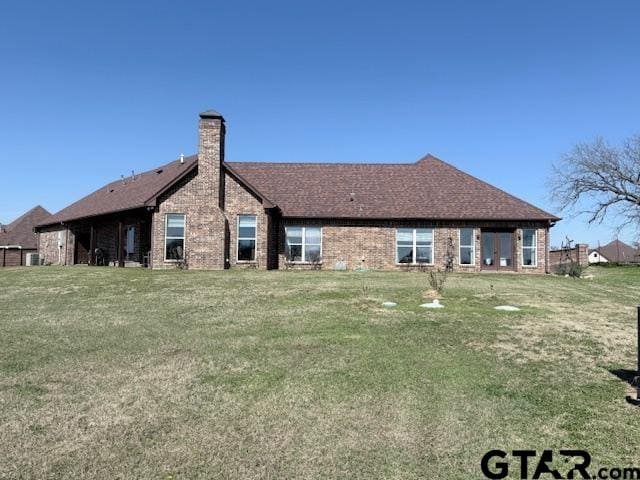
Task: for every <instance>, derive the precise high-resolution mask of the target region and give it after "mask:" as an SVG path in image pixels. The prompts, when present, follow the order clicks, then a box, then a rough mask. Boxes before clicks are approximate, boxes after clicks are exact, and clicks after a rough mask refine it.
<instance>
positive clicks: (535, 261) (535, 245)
mask: <svg viewBox="0 0 640 480" xmlns="http://www.w3.org/2000/svg"><path fill="white" fill-rule="evenodd" d="M525 230H533V246H532V247H525V245H524V231H525ZM521 238H522V245H521V252H520V263H521V264H522V268H538V230H537V229H536V228H523V229H522V235H521ZM525 249H527V250H532V251H533V253H534V255H533V263H532V264H531V265H525V264H524V251H525Z"/></svg>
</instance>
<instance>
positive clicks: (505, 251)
mask: <svg viewBox="0 0 640 480" xmlns="http://www.w3.org/2000/svg"><path fill="white" fill-rule="evenodd" d="M480 242H481V252H482V265H481V268H482V269H483V270H513V231H505V230H500V231H498V230H483V231H482V234H481V237H480Z"/></svg>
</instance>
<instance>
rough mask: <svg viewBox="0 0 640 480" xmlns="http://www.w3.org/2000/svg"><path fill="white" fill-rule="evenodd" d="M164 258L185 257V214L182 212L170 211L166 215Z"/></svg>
mask: <svg viewBox="0 0 640 480" xmlns="http://www.w3.org/2000/svg"><path fill="white" fill-rule="evenodd" d="M164 224H165V230H164V259H165V260H171V261H175V260H182V259H183V258H184V224H185V216H184V215H183V214H181V213H168V214H167V215H166V216H165V222H164Z"/></svg>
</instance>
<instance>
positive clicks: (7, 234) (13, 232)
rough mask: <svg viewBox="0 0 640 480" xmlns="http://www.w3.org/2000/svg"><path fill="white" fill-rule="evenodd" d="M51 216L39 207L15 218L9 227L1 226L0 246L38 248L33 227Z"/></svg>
mask: <svg viewBox="0 0 640 480" xmlns="http://www.w3.org/2000/svg"><path fill="white" fill-rule="evenodd" d="M50 216H51V214H50V213H49V212H47V210H45V209H44V208H42V207H41V206H40V205H38V206H36V207H33V208H32V209H31V210H29V211H28V212H27V213H25V214H23V215H21V216H20V217H18V218H16V219H15V220H14V221H13V222H11V223H10V224H9V225H4V226H3V231H1V232H0V246H8V245H11V246H14V245H17V246H20V247H22V248H38V237H37V235H36V234H35V233H34V232H33V227H35V226H36V225H38V224H39V223H41V222H44V221H45V220H46V219H47V218H48V217H50Z"/></svg>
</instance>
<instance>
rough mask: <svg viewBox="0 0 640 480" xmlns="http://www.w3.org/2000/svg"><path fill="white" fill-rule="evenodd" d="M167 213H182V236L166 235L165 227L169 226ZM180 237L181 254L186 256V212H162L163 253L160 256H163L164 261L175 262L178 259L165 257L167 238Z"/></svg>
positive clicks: (175, 238)
mask: <svg viewBox="0 0 640 480" xmlns="http://www.w3.org/2000/svg"><path fill="white" fill-rule="evenodd" d="M169 215H182V218H183V220H184V226H183V227H182V230H183V233H182V234H183V235H184V236H183V237H168V236H167V228H168V227H169ZM177 239H182V255H183V256H184V257H186V256H187V214H186V213H178V212H168V213H165V214H164V253H163V254H162V256H163V257H164V261H165V262H169V263H176V262H177V261H178V260H175V259H173V258H167V240H177Z"/></svg>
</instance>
